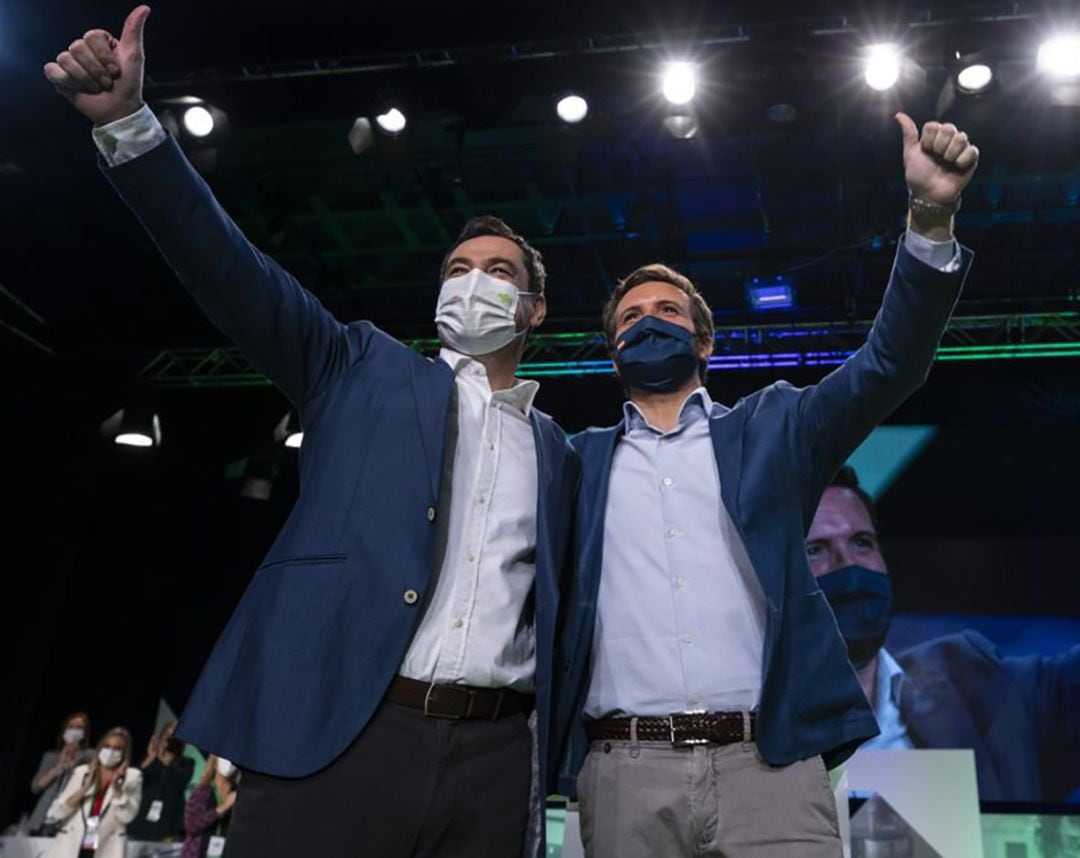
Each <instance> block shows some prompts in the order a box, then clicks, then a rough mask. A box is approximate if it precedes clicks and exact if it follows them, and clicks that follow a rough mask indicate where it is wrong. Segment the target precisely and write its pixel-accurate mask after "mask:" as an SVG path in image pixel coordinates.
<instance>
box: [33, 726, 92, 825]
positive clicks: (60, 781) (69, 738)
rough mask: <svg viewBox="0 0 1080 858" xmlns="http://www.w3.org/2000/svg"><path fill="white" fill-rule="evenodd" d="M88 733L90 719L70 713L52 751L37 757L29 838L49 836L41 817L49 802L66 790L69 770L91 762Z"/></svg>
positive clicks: (43, 817) (43, 819)
mask: <svg viewBox="0 0 1080 858" xmlns="http://www.w3.org/2000/svg"><path fill="white" fill-rule="evenodd" d="M89 733H90V716H89V715H87V714H86V713H85V712H74V713H72V714H71V715H68V717H67V718H65V719H64V723H63V724H62V725H61V727H60V733H59V734H58V735H57V737H56V748H55V749H54V750H51V751H46V752H45V753H43V754H42V755H41V763H40V764H39V765H38V770H37V774H35V775H34V779H33V780H32V781H31V782H30V791H31V792H32V793H33V794H34V795H36V796H38V800H37V804H35V805H34V811H33V813H31V814H30V818H29V819H28V820H27V823H26V830H27V831H29V832H30V833H31V834H36V835H40V836H45V837H47V836H49V835H51V834H52V833H53V831H52V830H51V826H46V825H45V814H46V812H47V811H48V810H49V807H50V805H52V803H53V799H55V798H56V797H57V796H58V795H60V793H61V792H62V791H63V789H64V787H65V786H67V782H68V779H69V778H70V777H71V772H72V770H73V769H74V768H75V767H76V766H81V765H82V764H83V763H88V762H90V760H92V759H93V758H94V752H93V751H92V750H90V748H88V747H87V744H88V742H89V738H90V737H89Z"/></svg>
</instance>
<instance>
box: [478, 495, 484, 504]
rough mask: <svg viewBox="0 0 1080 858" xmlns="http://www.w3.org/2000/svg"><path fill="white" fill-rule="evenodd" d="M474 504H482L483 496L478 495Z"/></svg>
mask: <svg viewBox="0 0 1080 858" xmlns="http://www.w3.org/2000/svg"><path fill="white" fill-rule="evenodd" d="M476 502H477V503H483V502H484V496H483V495H479V496H478V497H477V498H476Z"/></svg>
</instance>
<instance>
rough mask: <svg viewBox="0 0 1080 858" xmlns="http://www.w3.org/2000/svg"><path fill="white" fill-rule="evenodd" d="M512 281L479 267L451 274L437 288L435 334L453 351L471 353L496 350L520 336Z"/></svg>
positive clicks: (524, 293)
mask: <svg viewBox="0 0 1080 858" xmlns="http://www.w3.org/2000/svg"><path fill="white" fill-rule="evenodd" d="M533 294H535V293H532V292H518V288H517V286H516V285H515V284H513V283H511V282H509V281H507V280H500V279H499V278H498V277H492V276H491V275H490V274H488V273H487V272H485V271H481V270H480V269H479V268H473V269H472V270H470V271H469V273H468V274H462V275H461V276H460V277H451V278H450V279H449V280H447V281H446V282H444V283H443V285H442V289H441V290H440V291H439V302H438V304H437V305H436V307H435V324H436V325H437V326H438V328H439V337H440V338H441V339H442V341H443V342H444V343H445V344H446V345H447V346H449V347H450V348H452V349H453V350H454V351H456V352H461V353H462V354H465V355H469V356H470V357H475V356H476V355H487V354H491V353H492V352H495V351H498V350H499V349H501V348H503V346H506V345H508V344H509V343H511V342H513V340H514V338H515V337H517V336H524V334H525V331H522V332H521V333H520V334H519V333H518V330H517V321H516V318H517V306H518V297H519V295H533Z"/></svg>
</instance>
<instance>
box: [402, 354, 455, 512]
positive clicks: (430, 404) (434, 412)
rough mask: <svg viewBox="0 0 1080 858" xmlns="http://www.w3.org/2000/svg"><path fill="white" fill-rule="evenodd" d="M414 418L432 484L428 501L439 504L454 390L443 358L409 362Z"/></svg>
mask: <svg viewBox="0 0 1080 858" xmlns="http://www.w3.org/2000/svg"><path fill="white" fill-rule="evenodd" d="M409 372H410V373H411V374H412V386H413V396H414V398H415V400H416V419H417V421H418V423H419V425H420V440H421V442H422V443H423V445H424V461H425V463H426V464H427V469H428V479H429V480H430V483H431V502H432V503H438V500H439V487H440V486H441V484H442V465H443V456H444V454H445V447H446V416H447V409H448V408H449V407H450V394H451V392H452V391H453V389H454V371H453V370H452V369H451V368H450V367H449V366H448V365H447V364H446V362H445V361H443V360H440V359H438V358H436V359H435V360H434V361H430V362H428V361H416V360H414V361H411V362H410V364H409Z"/></svg>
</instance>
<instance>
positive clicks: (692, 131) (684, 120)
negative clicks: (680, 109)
mask: <svg viewBox="0 0 1080 858" xmlns="http://www.w3.org/2000/svg"><path fill="white" fill-rule="evenodd" d="M664 127H665V128H666V129H667V130H668V132H669V133H670V134H671V136H672V137H677V138H678V139H679V140H689V139H690V138H691V137H696V136H697V133H698V124H697V120H696V119H695V118H694V117H693V116H691V115H690V114H688V113H677V114H673V115H671V116H667V117H665V118H664Z"/></svg>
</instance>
